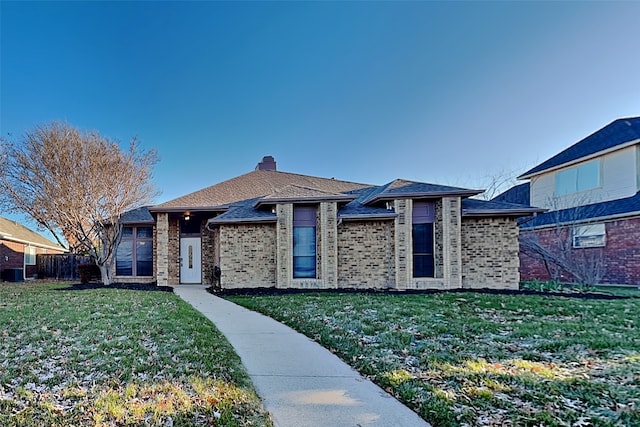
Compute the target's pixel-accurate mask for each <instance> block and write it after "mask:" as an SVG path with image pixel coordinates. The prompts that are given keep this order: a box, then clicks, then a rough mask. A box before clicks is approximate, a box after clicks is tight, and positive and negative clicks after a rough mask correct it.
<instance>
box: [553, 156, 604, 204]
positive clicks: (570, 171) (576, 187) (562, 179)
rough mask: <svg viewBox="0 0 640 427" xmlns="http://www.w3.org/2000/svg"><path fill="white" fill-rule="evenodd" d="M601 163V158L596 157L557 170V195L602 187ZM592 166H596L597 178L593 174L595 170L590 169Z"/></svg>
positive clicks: (555, 189) (566, 194) (555, 188)
mask: <svg viewBox="0 0 640 427" xmlns="http://www.w3.org/2000/svg"><path fill="white" fill-rule="evenodd" d="M601 163H602V162H601V160H600V159H594V160H589V161H587V162H583V163H580V164H578V165H575V166H572V167H570V168H566V169H562V170H559V171H557V172H556V174H555V187H554V193H555V195H556V196H568V195H571V194H577V193H582V192H584V191H589V190H594V189H596V188H600V187H601V186H602V164H601ZM591 168H595V180H594V179H593V177H592V176H591V175H592V174H593V172H594V171H591V170H590V169H591ZM581 179H582V180H583V181H581Z"/></svg>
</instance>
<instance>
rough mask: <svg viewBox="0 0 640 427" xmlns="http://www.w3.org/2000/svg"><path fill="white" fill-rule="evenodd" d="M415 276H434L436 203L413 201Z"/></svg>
mask: <svg viewBox="0 0 640 427" xmlns="http://www.w3.org/2000/svg"><path fill="white" fill-rule="evenodd" d="M412 217H413V227H412V240H413V277H434V257H433V223H434V220H435V205H434V204H433V203H430V202H415V201H414V202H413V215H412Z"/></svg>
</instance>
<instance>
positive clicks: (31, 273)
mask: <svg viewBox="0 0 640 427" xmlns="http://www.w3.org/2000/svg"><path fill="white" fill-rule="evenodd" d="M27 246H29V245H26V244H24V243H19V242H12V241H10V240H0V273H1V272H2V271H3V270H4V269H7V268H24V267H25V265H24V252H25V247H27ZM31 247H33V248H35V254H36V257H37V256H38V255H42V254H61V253H63V252H62V251H56V250H54V249H43V248H40V247H37V246H31ZM37 275H38V266H37V265H27V266H26V271H25V272H24V276H25V277H27V278H31V277H37Z"/></svg>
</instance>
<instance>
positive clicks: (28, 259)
mask: <svg viewBox="0 0 640 427" xmlns="http://www.w3.org/2000/svg"><path fill="white" fill-rule="evenodd" d="M37 256H38V251H37V248H36V247H35V246H25V248H24V265H36V257H37Z"/></svg>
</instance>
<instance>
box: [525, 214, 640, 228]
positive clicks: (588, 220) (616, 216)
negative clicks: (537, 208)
mask: <svg viewBox="0 0 640 427" xmlns="http://www.w3.org/2000/svg"><path fill="white" fill-rule="evenodd" d="M628 217H640V211H630V212H623V213H619V214H613V215H601V216H595V217H593V218H584V219H578V220H570V221H563V222H558V223H551V224H544V225H538V226H533V227H523V228H525V229H527V230H541V229H545V228H553V227H566V226H570V225H579V224H586V223H591V222H601V221H614V220H617V219H624V218H628Z"/></svg>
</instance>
